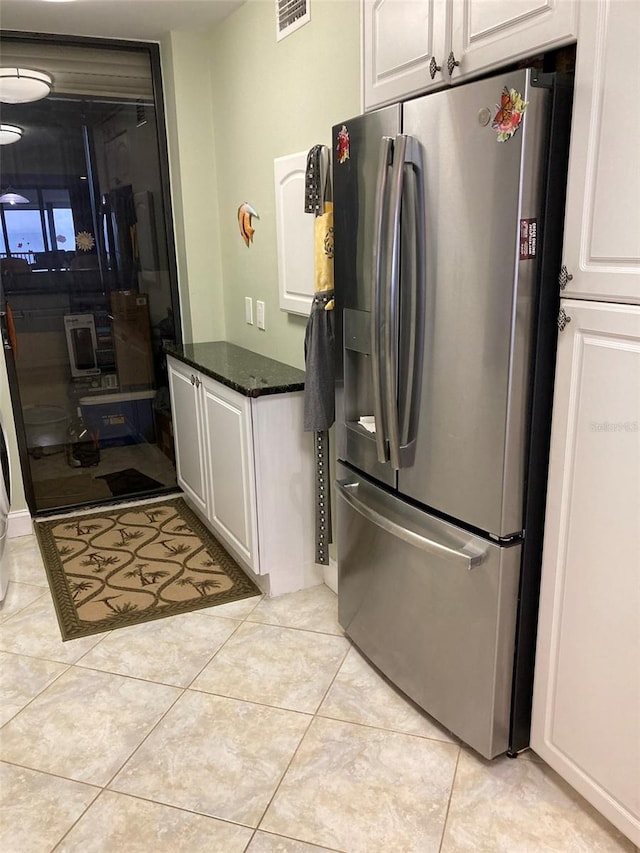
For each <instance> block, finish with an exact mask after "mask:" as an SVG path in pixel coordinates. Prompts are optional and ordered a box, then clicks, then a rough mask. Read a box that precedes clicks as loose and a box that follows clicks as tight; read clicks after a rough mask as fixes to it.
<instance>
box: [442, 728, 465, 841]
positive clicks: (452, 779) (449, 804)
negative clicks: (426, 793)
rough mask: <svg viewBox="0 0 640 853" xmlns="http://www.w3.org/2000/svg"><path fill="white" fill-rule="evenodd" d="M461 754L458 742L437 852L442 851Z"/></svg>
mask: <svg viewBox="0 0 640 853" xmlns="http://www.w3.org/2000/svg"><path fill="white" fill-rule="evenodd" d="M461 754H462V749H461V747H460V744H458V754H457V756H456V766H455V767H454V769H453V775H452V777H451V787H450V788H449V796H448V797H447V807H446V809H445V814H444V820H443V821H442V834H441V836H440V844H439V845H438V853H442V845H443V844H444V840H445V837H446V834H447V823H448V822H449V811H450V809H451V800H452V799H453V789H454V787H455V784H456V776H457V775H458V767H459V765H460V756H461Z"/></svg>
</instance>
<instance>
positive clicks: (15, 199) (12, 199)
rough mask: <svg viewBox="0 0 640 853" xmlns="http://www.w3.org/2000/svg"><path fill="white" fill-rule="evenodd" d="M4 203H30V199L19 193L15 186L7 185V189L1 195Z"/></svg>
mask: <svg viewBox="0 0 640 853" xmlns="http://www.w3.org/2000/svg"><path fill="white" fill-rule="evenodd" d="M0 202H1V203H2V204H29V199H28V198H25V197H24V196H23V195H20V193H17V192H16V191H15V190H14V189H13V187H7V191H6V192H3V193H2V195H0Z"/></svg>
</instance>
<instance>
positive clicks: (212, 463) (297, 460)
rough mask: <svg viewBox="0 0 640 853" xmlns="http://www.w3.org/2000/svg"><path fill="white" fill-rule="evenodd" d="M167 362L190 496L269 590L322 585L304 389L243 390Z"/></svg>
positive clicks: (179, 460) (182, 476)
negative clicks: (252, 394) (247, 393)
mask: <svg viewBox="0 0 640 853" xmlns="http://www.w3.org/2000/svg"><path fill="white" fill-rule="evenodd" d="M167 362H168V367H169V386H170V389H171V402H172V407H173V419H174V433H175V445H176V468H177V475H178V483H179V485H180V486H181V488H182V489H183V490H184V492H185V495H186V496H187V498H188V499H189V500H190V501H191V502H192V504H193V505H194V507H195V508H196V509H197V510H198V511H199V513H200V515H201V516H202V518H203V520H204V521H205V522H206V523H207V525H208V526H209V527H210V529H211V530H212V532H213V533H214V534H215V535H216V537H217V538H218V539H219V540H220V542H221V543H222V544H223V545H224V546H225V547H226V548H227V550H228V551H229V552H230V553H231V554H232V555H233V557H234V558H235V559H236V560H238V562H239V563H240V564H241V565H243V566H244V567H245V568H248V569H250V570H251V572H252V573H253V574H255V575H256V576H258V577H257V578H256V580H257V582H258V583H259V585H260V586H261V588H262V589H263V590H264V591H265V592H268V593H269V594H271V595H281V594H283V593H286V592H294V591H295V590H298V589H303V588H305V587H307V586H313V585H315V584H319V583H322V580H323V573H322V569H321V567H320V566H317V565H316V563H315V542H314V535H315V514H314V491H313V489H314V460H313V435H312V434H311V433H305V432H304V430H303V405H304V401H303V393H302V392H301V391H298V392H292V393H278V394H265V395H263V396H259V397H246V396H245V395H243V394H240V393H238V392H237V391H234V390H233V389H232V388H229V387H227V386H226V385H224V384H223V383H221V382H217V381H216V380H215V379H211V378H210V377H208V376H206V375H205V374H203V373H201V372H199V371H197V370H194V369H193V368H191V367H189V366H188V365H186V364H184V363H182V362H181V361H179V360H178V359H175V358H173V357H169V358H168V359H167ZM192 377H193V382H192V381H191V380H192Z"/></svg>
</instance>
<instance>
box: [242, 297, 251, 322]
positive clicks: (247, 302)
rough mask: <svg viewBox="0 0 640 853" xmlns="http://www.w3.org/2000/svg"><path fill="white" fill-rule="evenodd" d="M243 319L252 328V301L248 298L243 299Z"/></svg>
mask: <svg viewBox="0 0 640 853" xmlns="http://www.w3.org/2000/svg"><path fill="white" fill-rule="evenodd" d="M244 319H245V321H246V322H247V323H248V324H249V325H250V326H253V299H252V298H251V297H250V296H245V298H244Z"/></svg>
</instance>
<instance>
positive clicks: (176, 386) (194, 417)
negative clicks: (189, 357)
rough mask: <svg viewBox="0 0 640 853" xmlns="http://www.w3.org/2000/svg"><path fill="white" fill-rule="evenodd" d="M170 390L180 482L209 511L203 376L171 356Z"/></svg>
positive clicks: (204, 510) (188, 493)
mask: <svg viewBox="0 0 640 853" xmlns="http://www.w3.org/2000/svg"><path fill="white" fill-rule="evenodd" d="M167 362H168V370H169V391H170V393H171V409H172V413H173V434H174V444H175V453H176V473H177V479H178V485H179V486H180V488H181V489H182V490H183V491H184V493H185V494H186V495H188V496H189V498H190V499H191V501H192V503H193V504H194V506H195V507H196V508H197V509H198V510H199V511H200V513H201V514H203V515H206V514H207V513H208V498H207V484H206V478H205V461H204V460H205V452H204V443H203V436H202V418H201V414H200V410H201V405H200V390H199V385H196V379H197V380H198V383H200V377H199V375H198V374H197V372H196V371H194V369H193V368H192V367H189V366H188V365H186V364H182V363H181V362H178V361H176V360H175V359H172V358H169V359H167Z"/></svg>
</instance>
